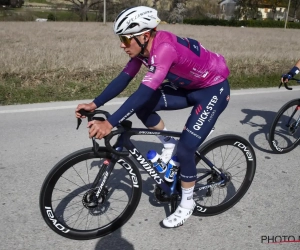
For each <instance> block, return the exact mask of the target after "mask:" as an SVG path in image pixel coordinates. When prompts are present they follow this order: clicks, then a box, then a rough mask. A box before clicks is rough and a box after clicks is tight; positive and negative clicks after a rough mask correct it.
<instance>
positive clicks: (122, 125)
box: [76, 109, 132, 156]
mask: <svg viewBox="0 0 300 250" xmlns="http://www.w3.org/2000/svg"><path fill="white" fill-rule="evenodd" d="M78 112H79V113H80V114H81V115H82V116H86V117H87V118H88V121H92V120H98V121H105V119H104V118H103V117H95V115H104V116H105V118H106V119H107V118H108V117H110V113H109V112H107V111H104V110H95V111H92V112H89V111H86V110H83V109H81V110H79V111H78ZM81 122H82V120H81V118H77V128H76V129H78V128H79V126H80V124H81ZM131 126H132V122H131V121H126V120H125V121H123V122H121V123H120V124H119V125H118V126H117V129H116V130H114V131H111V132H110V133H109V134H108V135H107V136H105V137H104V138H103V139H104V144H105V146H106V148H107V149H108V150H109V151H110V152H112V153H114V154H116V155H121V156H127V155H129V153H128V152H121V151H118V150H116V149H115V148H114V147H113V146H112V145H111V144H110V140H111V139H112V138H113V137H114V136H116V135H119V134H122V133H123V132H124V131H126V130H128V129H130V128H131ZM92 140H93V146H94V149H95V152H97V151H98V148H99V144H98V143H97V142H96V138H95V137H93V138H92Z"/></svg>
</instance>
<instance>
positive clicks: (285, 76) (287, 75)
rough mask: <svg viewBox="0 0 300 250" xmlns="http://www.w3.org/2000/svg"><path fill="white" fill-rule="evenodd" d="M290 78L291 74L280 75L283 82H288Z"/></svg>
mask: <svg viewBox="0 0 300 250" xmlns="http://www.w3.org/2000/svg"><path fill="white" fill-rule="evenodd" d="M291 79H292V76H291V75H290V74H283V75H282V76H281V82H282V83H284V82H288V81H289V80H291Z"/></svg>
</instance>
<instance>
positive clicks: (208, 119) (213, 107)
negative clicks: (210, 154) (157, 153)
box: [163, 80, 230, 227]
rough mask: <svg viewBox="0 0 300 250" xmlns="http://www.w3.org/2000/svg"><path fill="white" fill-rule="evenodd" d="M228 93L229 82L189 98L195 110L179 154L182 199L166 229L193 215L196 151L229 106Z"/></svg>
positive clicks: (183, 133)
mask: <svg viewBox="0 0 300 250" xmlns="http://www.w3.org/2000/svg"><path fill="white" fill-rule="evenodd" d="M229 94H230V90H229V83H228V81H227V80H226V81H224V82H222V83H219V84H217V85H214V86H211V87H208V88H205V89H199V90H195V91H193V92H191V93H189V94H188V96H187V98H188V101H189V102H190V103H193V105H194V107H193V109H192V111H191V114H190V116H189V118H188V120H187V122H186V125H185V127H184V129H183V132H182V135H181V137H180V140H179V142H178V145H177V151H176V155H177V157H178V160H179V163H180V177H181V180H182V181H181V187H182V191H183V192H182V199H181V202H180V204H179V206H178V208H177V209H176V211H175V212H174V213H173V214H172V215H170V216H169V217H168V218H166V219H164V220H163V224H164V225H165V226H167V227H176V226H180V225H182V224H183V223H184V221H185V220H186V219H188V218H189V217H190V216H191V214H192V212H193V209H194V207H195V205H196V204H195V202H194V200H193V199H192V197H193V189H194V186H195V180H196V177H197V172H196V164H195V158H194V155H195V151H196V150H197V148H198V147H199V146H200V145H201V143H202V142H203V141H204V140H205V138H206V137H207V136H208V134H209V132H210V131H211V129H212V128H213V126H214V125H215V123H216V121H217V118H218V117H219V115H220V114H221V113H222V112H223V111H224V109H225V108H226V107H227V104H228V101H229Z"/></svg>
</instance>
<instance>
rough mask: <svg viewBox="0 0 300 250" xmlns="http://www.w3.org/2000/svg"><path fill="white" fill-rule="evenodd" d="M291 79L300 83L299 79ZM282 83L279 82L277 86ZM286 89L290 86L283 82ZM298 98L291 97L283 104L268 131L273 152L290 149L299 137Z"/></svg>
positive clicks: (299, 103) (299, 115) (299, 102)
mask: <svg viewBox="0 0 300 250" xmlns="http://www.w3.org/2000/svg"><path fill="white" fill-rule="evenodd" d="M291 80H294V81H296V82H297V83H300V79H296V78H292V79H291ZM281 85H282V83H280V85H279V88H280V87H281ZM284 86H285V88H286V89H288V90H292V88H291V87H288V86H287V83H284ZM299 125H300V98H297V99H293V100H291V101H289V102H287V103H286V104H284V105H283V106H282V107H281V108H280V109H279V111H278V112H277V114H276V116H275V118H274V120H273V122H272V125H271V127H270V131H269V138H268V142H269V145H270V147H271V149H272V150H273V152H275V153H278V154H284V153H288V152H290V151H292V150H293V149H294V148H295V147H296V146H297V145H298V144H299V139H300V130H299Z"/></svg>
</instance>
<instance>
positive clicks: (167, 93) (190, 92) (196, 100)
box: [75, 6, 230, 227]
mask: <svg viewBox="0 0 300 250" xmlns="http://www.w3.org/2000/svg"><path fill="white" fill-rule="evenodd" d="M159 22H160V19H159V18H158V16H157V11H156V10H155V9H153V8H149V7H145V6H138V7H133V8H129V9H125V10H123V11H122V12H121V13H120V14H119V15H118V16H117V18H116V19H115V22H114V26H113V29H114V32H115V34H117V35H118V36H119V38H120V40H121V44H120V47H121V48H122V49H123V50H124V52H125V53H127V54H128V55H129V57H130V60H129V62H128V63H127V65H126V66H125V68H124V69H123V71H122V72H121V73H120V74H119V75H118V76H117V77H116V78H115V79H114V80H113V81H112V82H111V83H110V84H109V85H108V86H107V87H106V89H105V90H104V91H103V92H102V93H101V94H100V95H99V96H98V97H96V98H95V99H94V100H93V101H92V102H91V103H88V104H79V105H78V106H77V108H76V111H75V112H76V117H81V115H80V114H79V113H78V111H79V110H80V109H85V110H87V111H92V110H94V109H96V108H98V107H100V106H102V105H103V104H104V103H106V102H107V101H109V100H111V99H112V98H114V97H115V96H117V95H118V94H119V93H120V92H121V91H123V90H124V89H125V88H126V86H127V85H128V84H129V82H130V81H131V80H132V78H133V77H134V76H135V75H136V74H137V72H138V71H139V69H140V67H141V65H142V64H144V65H145V66H146V67H147V68H148V72H147V73H146V75H145V76H144V78H143V80H142V82H141V84H140V86H139V87H138V89H137V90H136V91H135V92H134V93H133V94H132V95H131V96H130V97H129V98H128V99H127V100H126V101H125V102H124V104H123V105H122V106H121V107H120V108H119V109H118V110H117V111H116V112H115V113H113V114H112V115H111V116H110V117H109V118H108V119H107V120H106V121H103V122H102V121H91V122H89V123H88V127H89V128H90V129H89V136H90V137H93V136H95V137H96V138H98V139H101V138H103V137H104V136H106V135H107V134H109V133H110V131H111V130H112V128H113V127H115V126H116V125H117V124H118V123H120V122H121V121H123V120H125V119H127V118H128V117H130V116H131V115H132V114H134V113H136V115H137V117H138V118H139V119H140V120H141V121H142V122H143V124H144V125H145V126H146V127H148V128H151V129H156V130H166V128H165V125H164V122H163V120H162V119H161V118H160V116H159V115H158V114H157V113H156V111H158V110H177V109H183V108H187V107H193V108H192V110H191V113H190V115H189V117H188V119H187V121H186V124H185V126H184V128H183V131H182V135H181V136H180V139H179V141H178V142H177V149H176V155H177V157H178V160H179V163H180V166H181V169H180V177H181V187H182V196H181V202H180V204H179V206H178V208H177V209H176V211H175V212H174V213H173V214H171V215H170V216H169V217H167V218H166V219H164V220H163V224H164V225H165V226H166V227H177V226H180V225H182V224H183V223H184V222H185V220H186V219H188V218H189V217H190V216H191V214H192V212H193V210H194V208H195V206H196V203H195V201H194V200H193V190H194V186H195V180H196V175H197V172H196V164H195V160H194V155H195V151H196V150H197V148H198V147H199V145H200V144H201V143H202V142H203V141H204V140H205V138H206V137H207V135H208V134H209V132H210V131H211V129H212V128H213V126H214V124H215V122H216V120H217V118H218V117H219V115H220V114H221V113H222V112H223V111H224V109H225V108H226V107H227V104H228V101H229V98H230V88H229V83H228V80H227V77H228V75H229V69H228V67H227V65H226V61H225V59H224V57H223V56H222V55H220V54H217V53H213V52H211V51H209V50H207V49H206V48H204V47H203V46H202V45H201V44H200V43H199V42H198V41H196V40H194V39H191V38H184V37H179V36H176V35H175V34H173V33H170V32H167V31H158V30H157V29H156V27H157V26H158V24H159ZM164 80H167V82H164ZM177 119H178V118H177V117H174V121H173V122H176V121H177ZM160 139H161V141H162V143H164V150H163V154H164V151H170V152H171V153H169V155H168V157H169V159H170V158H171V156H172V151H173V149H174V145H175V144H176V142H175V140H174V138H163V137H160ZM170 148H171V150H169V149H170ZM169 159H168V160H169Z"/></svg>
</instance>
